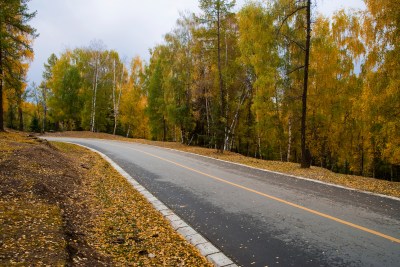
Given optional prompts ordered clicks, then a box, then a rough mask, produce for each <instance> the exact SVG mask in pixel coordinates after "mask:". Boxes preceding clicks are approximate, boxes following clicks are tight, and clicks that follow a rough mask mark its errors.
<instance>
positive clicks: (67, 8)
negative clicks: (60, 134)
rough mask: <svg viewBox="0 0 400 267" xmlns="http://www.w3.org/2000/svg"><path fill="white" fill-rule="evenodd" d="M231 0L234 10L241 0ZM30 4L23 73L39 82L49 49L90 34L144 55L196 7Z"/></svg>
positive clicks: (116, 0) (86, 1) (325, 2)
mask: <svg viewBox="0 0 400 267" xmlns="http://www.w3.org/2000/svg"><path fill="white" fill-rule="evenodd" d="M236 2H237V8H236V9H239V8H240V7H241V6H243V4H244V2H245V0H237V1H236ZM360 2H362V0H354V1H353V0H352V1H347V2H345V1H343V3H344V4H343V5H344V7H348V6H349V5H353V6H354V5H355V6H356V7H357V6H360ZM317 3H318V9H319V10H323V11H324V12H323V13H324V14H328V15H329V14H330V13H332V10H333V9H337V8H338V7H340V4H339V3H338V1H331V0H318V2H317ZM29 7H30V9H31V10H37V12H38V14H37V16H36V18H34V19H33V20H32V21H31V24H32V25H33V26H34V27H35V28H36V29H37V31H38V33H39V34H40V36H39V37H38V38H37V39H36V40H35V43H34V46H33V48H34V51H35V60H34V62H33V63H32V64H31V68H30V71H29V74H28V79H29V80H30V81H35V82H36V83H40V81H41V74H42V71H43V64H44V63H45V62H46V61H47V58H48V57H49V56H50V54H51V53H55V54H60V53H61V52H62V51H63V50H65V49H66V48H75V47H82V46H88V45H89V43H90V41H91V40H94V39H97V40H102V41H103V42H104V43H105V45H106V46H107V48H108V49H115V50H116V51H118V52H119V53H120V55H121V56H122V57H124V56H126V57H127V58H128V59H130V58H132V57H134V56H135V55H140V56H141V57H142V58H144V59H148V57H149V55H148V50H149V48H151V47H153V46H154V45H155V44H157V43H161V42H162V38H163V35H164V34H166V33H168V32H169V31H170V30H172V28H173V27H174V25H175V22H176V20H177V19H178V18H179V12H180V11H185V10H188V11H191V12H196V13H197V12H198V11H199V8H198V1H197V0H146V1H144V0H31V2H29Z"/></svg>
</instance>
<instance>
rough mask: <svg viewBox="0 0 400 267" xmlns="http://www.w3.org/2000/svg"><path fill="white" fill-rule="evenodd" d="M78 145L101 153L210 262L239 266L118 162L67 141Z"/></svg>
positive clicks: (233, 266) (219, 264) (228, 266)
mask: <svg viewBox="0 0 400 267" xmlns="http://www.w3.org/2000/svg"><path fill="white" fill-rule="evenodd" d="M65 143H71V144H74V145H78V146H81V147H84V148H87V149H89V150H90V151H93V152H95V153H97V154H99V155H100V156H101V157H102V158H103V159H105V160H106V161H107V162H108V163H110V164H111V166H112V167H113V168H114V169H115V170H117V171H118V172H119V173H120V174H121V175H122V176H123V177H125V179H126V180H127V181H128V182H129V183H130V184H131V185H132V186H133V187H134V188H135V189H136V190H137V191H139V192H140V193H141V194H142V195H143V196H144V197H145V198H146V199H147V200H148V201H149V202H150V203H151V204H152V205H153V207H154V208H155V209H156V210H158V211H159V212H160V213H161V214H162V215H163V217H164V218H166V219H167V220H168V221H169V223H170V225H171V226H172V228H174V230H175V231H176V232H178V233H179V234H181V235H182V236H183V237H184V238H185V239H186V240H187V241H188V242H189V243H190V244H192V245H193V246H194V247H195V248H196V249H197V250H198V251H199V252H200V254H201V255H203V256H204V257H205V258H206V259H207V260H208V261H209V262H211V263H212V264H213V265H214V266H215V267H238V265H236V264H235V263H234V262H233V261H232V260H231V259H230V258H228V257H227V256H226V255H225V254H224V253H223V252H221V251H220V250H219V249H218V248H216V247H215V246H214V245H213V244H212V243H211V242H210V241H208V240H207V239H205V238H204V237H203V236H202V235H201V234H199V233H198V232H197V231H196V230H195V229H193V228H192V227H190V226H189V225H188V224H187V223H186V222H185V221H183V220H182V219H181V218H180V217H179V216H178V215H176V214H175V213H174V212H173V211H172V210H171V209H169V208H168V207H167V206H166V205H165V204H164V203H163V202H161V201H160V200H158V199H157V198H156V197H155V196H154V195H153V194H151V193H150V192H149V191H147V189H146V188H145V187H143V186H142V185H140V184H139V183H138V182H137V181H136V180H135V179H133V178H132V176H130V175H129V174H128V173H127V172H126V171H124V170H123V169H122V168H121V167H120V166H119V165H118V164H116V163H115V162H114V161H113V160H112V159H110V158H109V157H108V156H106V155H105V154H103V153H102V152H100V151H97V150H95V149H93V148H90V147H87V146H85V145H81V144H76V143H73V142H65Z"/></svg>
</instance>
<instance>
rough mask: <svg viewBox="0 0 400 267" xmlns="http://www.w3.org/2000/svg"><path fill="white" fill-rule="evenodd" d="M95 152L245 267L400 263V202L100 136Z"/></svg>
mask: <svg viewBox="0 0 400 267" xmlns="http://www.w3.org/2000/svg"><path fill="white" fill-rule="evenodd" d="M46 139H48V140H50V141H69V142H73V143H77V144H82V145H85V146H88V147H91V148H93V149H96V150H98V151H100V152H102V153H104V154H106V155H107V156H108V157H110V158H111V159H113V160H114V161H115V162H116V163H117V164H119V165H120V166H121V167H122V168H123V169H124V170H125V171H126V172H128V173H129V174H130V175H131V176H132V177H134V178H135V179H136V180H137V181H138V182H139V183H141V184H142V185H143V186H144V187H146V188H147V189H148V190H149V191H150V192H151V193H153V194H154V195H155V196H156V197H157V198H158V199H159V200H161V201H162V202H164V203H165V204H166V205H167V206H169V208H171V209H172V210H173V211H174V212H175V213H176V214H178V215H179V216H180V217H181V218H183V219H184V220H185V221H186V222H187V223H189V224H190V225H191V226H192V227H193V228H195V229H196V230H197V231H199V232H200V233H201V234H202V235H203V236H205V237H206V238H208V239H209V240H210V241H211V242H212V243H213V244H214V245H215V246H217V247H219V248H220V249H221V250H222V251H223V252H224V253H225V254H226V255H228V256H229V257H230V258H231V259H232V260H233V261H235V262H236V263H237V264H239V265H242V266H400V200H399V199H391V198H385V197H380V196H376V195H372V194H367V193H362V192H357V191H352V190H348V189H344V188H340V187H335V186H331V185H327V184H322V183H316V182H312V181H308V180H304V179H298V178H294V177H289V176H285V175H281V174H276V173H271V172H267V171H261V170H256V169H252V168H248V167H244V166H240V165H236V164H231V163H227V162H222V161H217V160H214V159H210V158H205V157H201V156H197V155H193V154H188V153H183V152H178V151H173V150H168V149H163V148H159V147H153V146H148V145H142V144H136V143H125V142H117V141H108V140H98V139H79V138H50V137H46Z"/></svg>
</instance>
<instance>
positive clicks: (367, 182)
mask: <svg viewBox="0 0 400 267" xmlns="http://www.w3.org/2000/svg"><path fill="white" fill-rule="evenodd" d="M50 135H51V136H67V137H77V138H99V139H111V140H120V141H128V142H137V143H142V144H149V145H154V146H160V147H165V148H172V149H177V150H181V151H186V152H191V153H195V154H199V155H204V156H208V157H212V158H216V159H221V160H226V161H230V162H235V163H240V164H244V165H248V166H252V167H256V168H260V169H265V170H270V171H276V172H282V173H286V174H290V175H296V176H301V177H305V178H309V179H314V180H320V181H324V182H328V183H332V184H337V185H342V186H347V187H350V188H354V189H358V190H363V191H369V192H374V193H378V194H384V195H388V196H394V197H400V183H399V182H390V181H385V180H380V179H374V178H368V177H362V176H356V175H346V174H339V173H334V172H331V171H329V170H327V169H324V168H320V167H315V166H313V167H311V168H310V169H301V168H300V166H299V164H296V163H290V162H280V161H268V160H260V159H255V158H250V157H245V156H243V155H240V154H237V153H232V152H224V153H223V154H220V153H216V151H215V150H214V149H208V148H202V147H194V146H186V145H182V144H180V143H174V142H157V141H149V140H143V139H130V138H124V137H121V136H114V135H110V134H105V133H92V132H63V133H54V134H50Z"/></svg>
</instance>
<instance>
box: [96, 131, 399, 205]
mask: <svg viewBox="0 0 400 267" xmlns="http://www.w3.org/2000/svg"><path fill="white" fill-rule="evenodd" d="M94 139H98V140H107V141H113V142H125V143H135V144H140V145H145V146H151V147H156V148H162V149H166V150H171V151H175V152H180V153H186V154H190V155H195V156H198V157H203V158H207V159H213V160H218V161H221V162H225V163H230V164H235V165H238V166H242V167H247V168H250V169H254V170H258V171H262V172H268V173H273V174H278V175H283V176H287V177H291V178H296V179H300V180H305V181H309V182H314V183H318V184H323V185H329V186H333V187H337V188H341V189H346V190H349V191H355V192H358V193H364V194H368V195H373V196H377V197H384V198H389V199H392V200H396V201H400V198H398V197H394V196H388V195H383V194H379V193H374V192H370V191H364V190H360V189H356V188H351V187H347V186H343V185H338V184H333V183H328V182H324V181H320V180H315V179H311V178H306V177H302V176H296V175H292V174H287V173H283V172H277V171H271V170H267V169H261V168H257V167H253V166H249V165H245V164H242V163H237V162H232V161H227V160H223V159H217V158H213V157H209V156H204V155H200V154H196V153H193V152H187V151H182V150H178V149H174V148H168V147H162V146H155V145H149V144H143V143H139V142H130V141H120V140H108V139H99V138H94ZM366 178H368V177H366Z"/></svg>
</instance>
